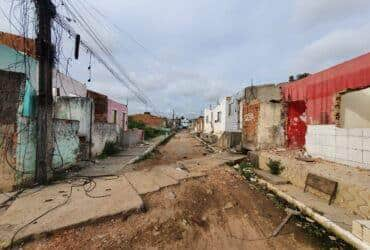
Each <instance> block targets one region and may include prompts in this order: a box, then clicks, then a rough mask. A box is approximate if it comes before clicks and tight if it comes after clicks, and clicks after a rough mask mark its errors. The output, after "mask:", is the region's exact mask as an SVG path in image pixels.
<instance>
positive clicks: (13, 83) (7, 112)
mask: <svg viewBox="0 0 370 250" xmlns="http://www.w3.org/2000/svg"><path fill="white" fill-rule="evenodd" d="M24 88H25V77H24V75H23V74H21V73H15V72H9V71H3V70H0V124H13V123H16V121H17V112H18V108H19V105H20V104H21V95H24V93H23V92H24Z"/></svg>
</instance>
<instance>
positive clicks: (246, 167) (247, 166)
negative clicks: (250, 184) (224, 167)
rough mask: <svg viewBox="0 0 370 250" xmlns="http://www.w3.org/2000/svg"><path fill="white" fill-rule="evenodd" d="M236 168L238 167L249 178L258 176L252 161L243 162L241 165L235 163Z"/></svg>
mask: <svg viewBox="0 0 370 250" xmlns="http://www.w3.org/2000/svg"><path fill="white" fill-rule="evenodd" d="M234 168H235V169H237V170H238V171H239V172H240V174H242V175H243V176H244V177H245V178H246V179H247V180H251V179H253V178H255V177H256V174H255V173H254V171H253V169H254V168H255V167H254V165H253V164H252V163H250V162H242V163H240V164H239V165H235V166H234Z"/></svg>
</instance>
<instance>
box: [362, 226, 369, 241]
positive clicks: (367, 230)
mask: <svg viewBox="0 0 370 250" xmlns="http://www.w3.org/2000/svg"><path fill="white" fill-rule="evenodd" d="M362 240H363V241H365V242H366V243H368V244H370V229H369V228H366V229H365V230H364V231H363V237H362Z"/></svg>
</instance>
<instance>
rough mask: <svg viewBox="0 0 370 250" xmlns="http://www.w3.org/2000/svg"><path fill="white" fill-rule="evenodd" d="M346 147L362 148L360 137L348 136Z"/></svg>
mask: <svg viewBox="0 0 370 250" xmlns="http://www.w3.org/2000/svg"><path fill="white" fill-rule="evenodd" d="M348 148H349V149H358V150H362V138H361V137H356V136H349V137H348Z"/></svg>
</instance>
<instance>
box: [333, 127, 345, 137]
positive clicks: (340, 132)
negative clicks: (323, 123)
mask: <svg viewBox="0 0 370 250" xmlns="http://www.w3.org/2000/svg"><path fill="white" fill-rule="evenodd" d="M335 135H338V136H347V135H348V129H346V128H337V127H336V128H335Z"/></svg>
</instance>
